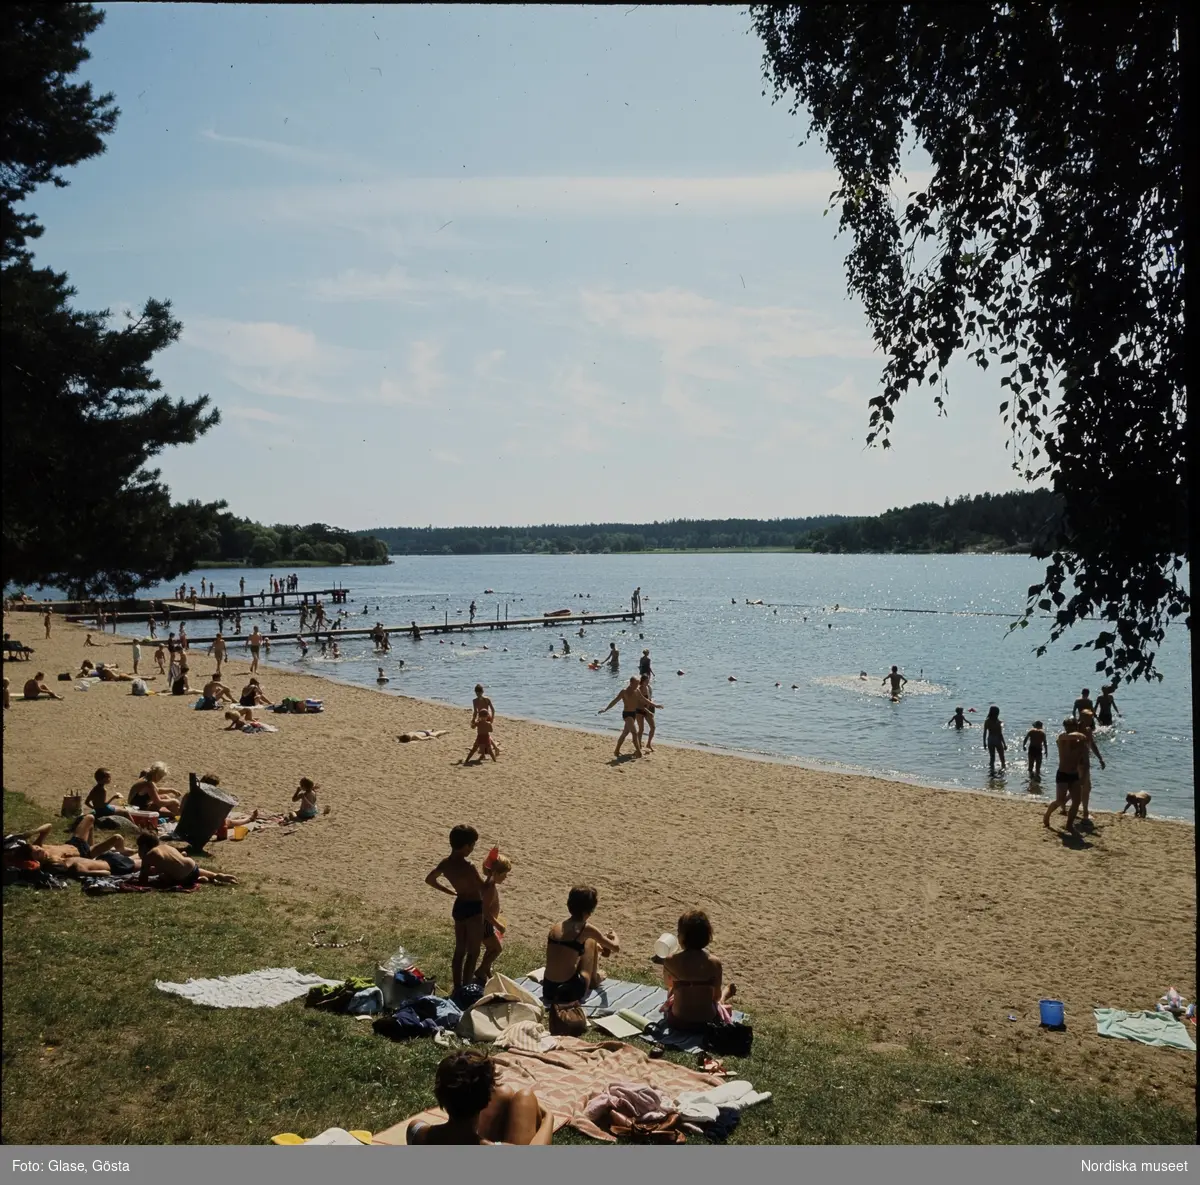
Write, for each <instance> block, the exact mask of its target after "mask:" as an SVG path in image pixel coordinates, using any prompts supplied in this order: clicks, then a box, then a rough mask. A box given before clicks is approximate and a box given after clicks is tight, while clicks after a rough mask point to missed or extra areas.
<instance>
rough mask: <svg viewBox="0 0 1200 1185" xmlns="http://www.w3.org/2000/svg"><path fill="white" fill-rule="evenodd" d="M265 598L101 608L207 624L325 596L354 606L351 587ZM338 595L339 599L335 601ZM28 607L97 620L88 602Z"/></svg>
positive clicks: (295, 607)
mask: <svg viewBox="0 0 1200 1185" xmlns="http://www.w3.org/2000/svg"><path fill="white" fill-rule="evenodd" d="M262 596H263V594H262V593H247V594H246V595H245V596H242V594H241V593H235V594H234V595H232V596H230V595H229V594H228V593H227V594H226V595H225V604H224V605H222V604H221V598H220V596H216V597H197V598H196V605H195V608H193V607H192V602H191V600H190V599H188V600H186V601H179V600H176V599H174V598H173V597H164V598H157V597H156V598H154V599H153V600H132V599H126V600H121V601H118V602H116V603H117V604H118V605H125V606H129V605H133V606H134V608H132V609H130V608H125V609H118V610H116V611H115V612H112V613H110V612H109V611H108V610H107V608H105V603H104V602H103V601H101V602H99V606H100V608H102V609H104V616H105V619H106V620H107V621H110V622H111V621H116V622H117V624H118V625H120V624H122V623H126V622H131V621H146V620H147V619H148V618H149V617H150V614H151V613H153V614H154V617H155V620H156V621H160V622H161V621H162V620H163V613H162V610H163V609H164V608H166V609H168V610H169V611H170V614H171V620H172V621H203V620H205V619H209V620H211V619H213V618H218V617H231V616H233V615H234V614H235V613H299V612H300V608H301V606H302V605H303V604H304V599H305V598H307V601H308V607H309V608H310V609H311V608H312V607H313V605H314V604H315V603H316V601H317V600H318V599H319V598H321V597H330V598H331V603H332V604H335V605H348V604H349V603H350V590H349V589H347V588H310V589H298V590H297V591H296V592H289V593H275V594H274V595H272V594H271V593H267V594H266V601H265V602H264V601H263V600H262ZM335 596H336V598H337V599H336V600H332V598H333V597H335ZM18 608H21V606H18ZM24 608H25V609H28V610H32V611H36V612H38V613H44V612H45V611H46V610H47V609H49V610H50V612H51V613H63V614H65V615H66V618H67V620H68V621H95V620H96V614H95V612H94V611H93V610H92V608H91V605H90V603H85V602H79V601H39V602H37V603H35V604H31V605H27V606H24Z"/></svg>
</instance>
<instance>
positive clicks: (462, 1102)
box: [404, 1049, 554, 1145]
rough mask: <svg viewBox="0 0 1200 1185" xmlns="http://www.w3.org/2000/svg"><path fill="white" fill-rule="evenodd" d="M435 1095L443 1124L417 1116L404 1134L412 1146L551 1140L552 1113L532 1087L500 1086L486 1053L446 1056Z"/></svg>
mask: <svg viewBox="0 0 1200 1185" xmlns="http://www.w3.org/2000/svg"><path fill="white" fill-rule="evenodd" d="M433 1093H434V1097H435V1098H436V1099H437V1101H438V1105H439V1106H440V1107H441V1108H442V1110H444V1111H445V1112H446V1115H447V1116H448V1118H447V1120H446V1122H445V1123H433V1124H430V1123H425V1122H423V1121H422V1120H417V1121H416V1122H415V1123H412V1124H410V1125H409V1127H408V1129H407V1130H406V1131H405V1133H404V1139H405V1142H406V1143H408V1144H543V1145H544V1144H549V1143H550V1142H551V1140H552V1138H553V1136H554V1116H553V1115H551V1114H550V1113H549V1112H548V1111H545V1110H543V1109H542V1107H541V1105H540V1104H539V1103H538V1100H537V1095H535V1094H534V1093H533V1091H532V1090H530V1089H529V1088H528V1087H525V1088H524V1089H522V1090H513V1088H512V1087H511V1086H497V1085H496V1067H495V1064H494V1063H493V1061H492V1059H491V1058H490V1057H488V1055H487V1054H486V1053H481V1052H480V1051H479V1050H477V1049H463V1050H459V1051H458V1052H457V1053H452V1054H450V1055H449V1057H445V1058H443V1059H442V1060H441V1062H440V1063H439V1065H438V1068H437V1071H436V1072H435V1074H434V1079H433Z"/></svg>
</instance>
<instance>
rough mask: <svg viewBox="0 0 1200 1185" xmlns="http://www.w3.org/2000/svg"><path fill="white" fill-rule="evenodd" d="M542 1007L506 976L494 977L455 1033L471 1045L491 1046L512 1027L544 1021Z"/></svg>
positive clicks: (495, 975)
mask: <svg viewBox="0 0 1200 1185" xmlns="http://www.w3.org/2000/svg"><path fill="white" fill-rule="evenodd" d="M542 1016H543V1011H542V1005H541V1003H540V1002H539V1001H538V1000H537V998H536V997H534V996H532V995H530V993H529V992H527V991H526V990H525V989H524V988H523V987H521V986H520V985H519V984H517V983H514V982H513V980H511V979H509V978H508V976H507V975H500V974H499V973H496V974H493V975H492V977H491V978H490V979H489V980H488V981H487V983H486V985H485V986H484V989H483V995H482V996H481V997H480V998H479V1000H478V1001H477V1002H476V1003H474V1004H473V1005H471V1007H470V1008H468V1009H467V1010H466V1012H464V1013H463V1016H462V1020H460V1021H459V1022H458V1025H457V1026H456V1029H455V1031H456V1032H457V1033H458V1035H459V1036H460V1037H465V1038H466V1039H467V1040H468V1041H481V1042H487V1043H491V1042H492V1041H495V1039H496V1038H497V1037H499V1036H500V1034H501V1033H503V1032H504V1030H505V1029H507V1028H508V1026H509V1025H515V1024H520V1023H521V1022H522V1021H527V1020H533V1021H537V1022H538V1023H539V1024H540V1023H541V1021H542Z"/></svg>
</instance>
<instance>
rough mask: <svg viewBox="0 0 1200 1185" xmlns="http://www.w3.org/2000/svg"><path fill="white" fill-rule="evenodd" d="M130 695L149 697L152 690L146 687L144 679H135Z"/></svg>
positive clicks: (131, 685)
mask: <svg viewBox="0 0 1200 1185" xmlns="http://www.w3.org/2000/svg"><path fill="white" fill-rule="evenodd" d="M129 694H130V695H149V694H150V688H149V687H147V686H146V681H145V680H144V679H134V681H133V683H132V684H130V687H129Z"/></svg>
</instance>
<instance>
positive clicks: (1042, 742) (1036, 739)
mask: <svg viewBox="0 0 1200 1185" xmlns="http://www.w3.org/2000/svg"><path fill="white" fill-rule="evenodd" d="M1047 744H1048V742H1047V740H1046V734H1045V732H1044V731H1043V729H1042V722H1041V721H1040V720H1035V721H1034V722H1033V727H1032V728H1031V729H1030V730H1029V731H1028V732H1027V733H1026V734H1025V739H1024V740H1023V741H1022V742H1021V748H1022V749H1028V750H1029V776H1030V777H1031V778H1037V779H1039V780H1040V779H1041V776H1042V758H1043V757H1044V756H1045V755H1046V745H1047Z"/></svg>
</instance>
